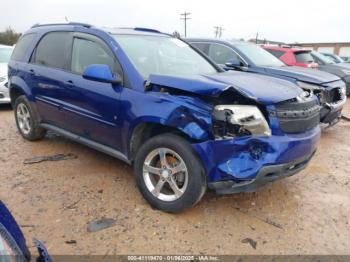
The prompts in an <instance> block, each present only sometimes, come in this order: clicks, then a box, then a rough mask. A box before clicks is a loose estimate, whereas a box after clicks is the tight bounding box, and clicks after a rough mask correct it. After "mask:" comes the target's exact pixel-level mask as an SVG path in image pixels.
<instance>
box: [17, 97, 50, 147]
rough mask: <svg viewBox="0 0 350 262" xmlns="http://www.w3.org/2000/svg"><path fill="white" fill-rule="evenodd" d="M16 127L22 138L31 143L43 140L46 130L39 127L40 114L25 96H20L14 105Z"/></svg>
mask: <svg viewBox="0 0 350 262" xmlns="http://www.w3.org/2000/svg"><path fill="white" fill-rule="evenodd" d="M14 113H15V119H16V125H17V129H18V131H19V133H20V134H21V135H22V137H23V138H24V139H26V140H29V141H35V140H39V139H42V138H43V137H44V136H45V134H46V130H45V129H43V128H41V127H40V126H39V117H38V114H37V113H36V112H35V110H33V108H32V107H31V106H30V103H29V101H28V99H27V98H26V97H25V96H23V95H22V96H19V97H18V98H17V99H16V101H15V105H14Z"/></svg>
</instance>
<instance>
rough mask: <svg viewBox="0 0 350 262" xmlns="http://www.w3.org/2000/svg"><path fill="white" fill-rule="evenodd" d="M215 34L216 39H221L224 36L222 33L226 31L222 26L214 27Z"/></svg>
mask: <svg viewBox="0 0 350 262" xmlns="http://www.w3.org/2000/svg"><path fill="white" fill-rule="evenodd" d="M214 29H215V31H214V34H215V38H221V36H222V31H224V30H225V29H224V28H222V27H221V26H214Z"/></svg>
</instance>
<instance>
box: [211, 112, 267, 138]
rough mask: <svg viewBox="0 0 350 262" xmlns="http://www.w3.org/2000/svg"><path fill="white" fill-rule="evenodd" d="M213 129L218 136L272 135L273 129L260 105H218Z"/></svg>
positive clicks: (214, 114) (214, 115)
mask: <svg viewBox="0 0 350 262" xmlns="http://www.w3.org/2000/svg"><path fill="white" fill-rule="evenodd" d="M213 120H214V121H213V122H214V123H213V129H214V134H215V136H216V137H217V138H231V137H235V136H244V135H252V136H270V135H271V129H270V127H269V125H268V123H267V121H266V119H265V117H264V115H263V114H262V113H261V111H260V110H259V108H258V107H256V106H252V105H217V106H215V108H214V111H213Z"/></svg>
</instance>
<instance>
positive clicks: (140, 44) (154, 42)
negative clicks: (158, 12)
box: [114, 35, 217, 78]
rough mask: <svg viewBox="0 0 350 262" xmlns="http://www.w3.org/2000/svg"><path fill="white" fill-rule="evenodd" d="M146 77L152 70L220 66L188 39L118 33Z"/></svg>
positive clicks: (180, 71)
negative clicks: (209, 59) (206, 57)
mask: <svg viewBox="0 0 350 262" xmlns="http://www.w3.org/2000/svg"><path fill="white" fill-rule="evenodd" d="M114 38H115V39H116V41H117V42H118V43H119V45H120V46H121V48H122V49H123V51H124V52H125V53H126V55H127V56H128V58H129V59H130V60H131V62H132V63H133V64H134V66H135V67H136V68H137V70H138V71H139V72H140V74H141V75H142V76H143V77H144V78H148V76H149V75H150V74H159V75H196V74H213V73H216V72H217V70H216V68H215V67H214V66H213V65H212V64H211V63H209V62H208V61H207V60H206V59H205V58H204V57H203V56H202V55H200V54H199V53H198V52H196V51H195V50H194V49H193V48H191V47H190V46H189V45H188V44H187V43H185V42H183V41H181V40H179V39H177V38H172V37H168V36H150V35H114Z"/></svg>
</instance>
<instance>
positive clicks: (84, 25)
mask: <svg viewBox="0 0 350 262" xmlns="http://www.w3.org/2000/svg"><path fill="white" fill-rule="evenodd" d="M55 25H77V26H83V27H87V28H90V27H92V25H90V24H86V23H78V22H69V23H52V24H35V25H33V26H32V27H31V28H36V27H41V26H55Z"/></svg>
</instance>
